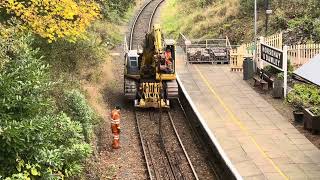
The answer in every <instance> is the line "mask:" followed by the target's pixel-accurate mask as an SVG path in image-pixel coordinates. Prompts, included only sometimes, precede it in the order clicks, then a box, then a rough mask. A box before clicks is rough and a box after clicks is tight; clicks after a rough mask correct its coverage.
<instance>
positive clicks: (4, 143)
mask: <svg viewBox="0 0 320 180" xmlns="http://www.w3.org/2000/svg"><path fill="white" fill-rule="evenodd" d="M7 31H8V32H9V33H6V34H2V33H3V32H7ZM2 33H1V34H0V35H1V36H0V42H1V43H0V46H3V48H0V62H1V65H2V66H1V67H0V102H1V103H0V154H1V156H0V164H1V166H0V177H3V178H6V179H28V178H31V179H39V178H41V179H62V178H64V177H71V176H76V175H78V174H79V173H80V172H81V171H82V168H83V166H82V164H83V161H84V160H85V159H86V158H87V157H88V156H90V154H91V151H92V150H91V147H90V145H89V144H88V143H86V142H85V140H84V135H83V134H84V133H83V132H84V129H83V127H82V124H81V122H84V121H85V120H83V119H81V121H80V120H77V121H73V120H72V119H70V117H68V116H67V115H66V114H64V113H62V112H59V111H58V108H57V107H56V104H55V102H54V101H53V100H52V99H53V98H52V96H51V93H50V92H51V91H52V88H53V84H55V83H54V82H52V81H51V80H50V73H49V66H48V65H47V64H46V63H45V62H44V61H43V60H42V58H41V56H40V55H39V53H38V52H39V51H38V50H35V49H33V48H32V47H31V44H33V40H34V39H33V38H32V36H31V35H28V34H19V33H14V30H12V29H6V30H5V31H2ZM80 102H81V101H80ZM80 104H81V103H80ZM76 107H77V106H76ZM80 107H82V106H80ZM82 115H84V114H83V113H82V114H79V116H82ZM86 117H87V116H86Z"/></svg>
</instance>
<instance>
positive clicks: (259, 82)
mask: <svg viewBox="0 0 320 180" xmlns="http://www.w3.org/2000/svg"><path fill="white" fill-rule="evenodd" d="M253 80H254V84H253V86H260V87H261V88H262V90H265V91H267V90H268V89H269V86H268V82H267V81H265V80H263V79H261V78H260V77H259V76H254V77H253Z"/></svg>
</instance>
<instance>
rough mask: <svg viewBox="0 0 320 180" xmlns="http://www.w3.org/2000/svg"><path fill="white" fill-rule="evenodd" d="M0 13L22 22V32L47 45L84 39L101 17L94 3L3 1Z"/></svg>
mask: <svg viewBox="0 0 320 180" xmlns="http://www.w3.org/2000/svg"><path fill="white" fill-rule="evenodd" d="M1 9H2V10H4V11H5V13H7V14H8V15H9V17H16V18H17V19H19V20H21V21H22V23H23V26H22V27H23V28H25V29H29V30H31V31H32V32H34V33H36V34H38V35H39V36H41V37H43V38H46V39H48V40H49V41H55V40H57V39H59V38H67V39H68V40H70V41H75V40H76V39H78V38H83V37H85V32H86V29H87V28H88V27H89V26H90V24H91V23H92V22H93V21H94V20H96V19H97V18H99V16H100V7H99V5H98V4H97V3H95V2H94V1H93V0H4V1H1V2H0V10H1Z"/></svg>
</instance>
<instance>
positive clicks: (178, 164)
mask: <svg viewBox="0 0 320 180" xmlns="http://www.w3.org/2000/svg"><path fill="white" fill-rule="evenodd" d="M135 116H136V121H137V126H138V131H139V135H140V139H141V144H142V147H143V152H144V156H145V159H146V163H147V168H148V174H149V178H150V179H173V180H180V179H198V176H197V173H196V172H195V170H194V167H193V166H192V163H191V161H190V158H189V156H188V154H187V152H186V150H185V147H184V146H183V144H182V142H181V139H180V137H179V135H178V133H177V130H176V127H175V125H174V122H173V119H172V116H171V113H170V111H161V110H158V111H150V110H144V111H143V110H141V111H137V110H136V111H135Z"/></svg>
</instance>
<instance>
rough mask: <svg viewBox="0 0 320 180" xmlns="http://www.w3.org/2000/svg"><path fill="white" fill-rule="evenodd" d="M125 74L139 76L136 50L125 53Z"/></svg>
mask: <svg viewBox="0 0 320 180" xmlns="http://www.w3.org/2000/svg"><path fill="white" fill-rule="evenodd" d="M126 58H127V62H126V68H127V74H130V75H138V74H139V55H138V52H137V50H130V51H129V52H128V53H127V57H126Z"/></svg>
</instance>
